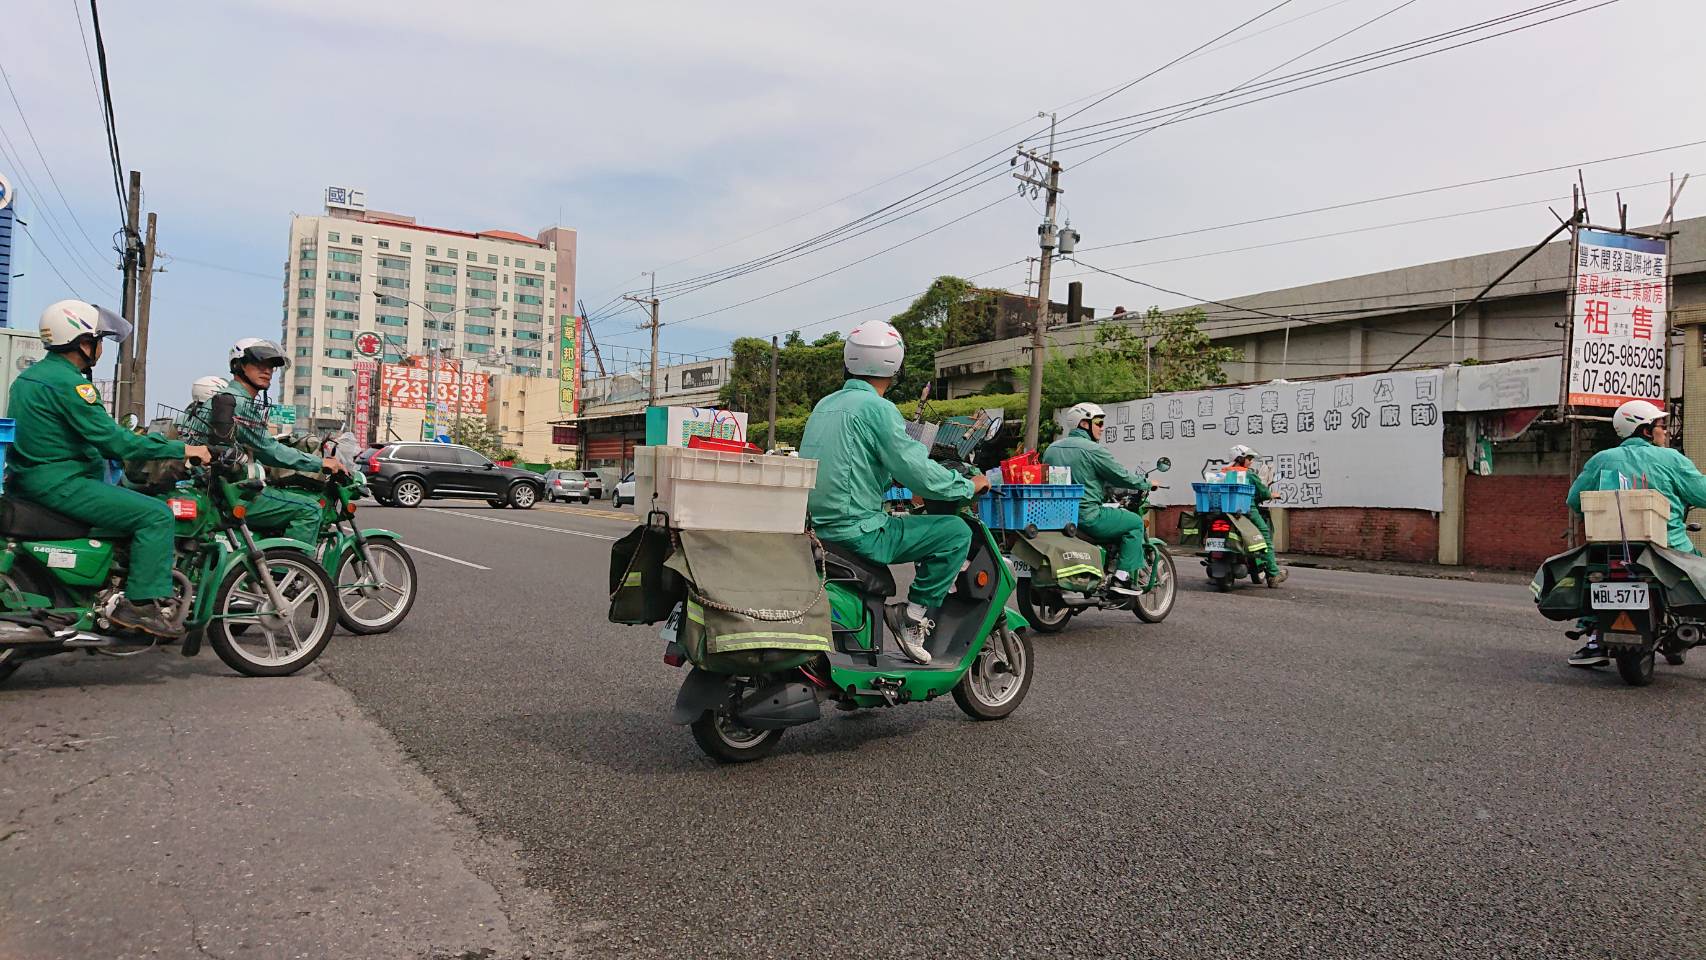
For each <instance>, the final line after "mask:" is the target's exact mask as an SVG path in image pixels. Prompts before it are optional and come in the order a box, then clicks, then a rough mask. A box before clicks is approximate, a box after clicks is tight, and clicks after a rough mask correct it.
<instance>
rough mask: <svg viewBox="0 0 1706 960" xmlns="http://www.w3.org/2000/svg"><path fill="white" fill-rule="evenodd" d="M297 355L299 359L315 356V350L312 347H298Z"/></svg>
mask: <svg viewBox="0 0 1706 960" xmlns="http://www.w3.org/2000/svg"><path fill="white" fill-rule="evenodd" d="M296 355H297V356H299V357H311V356H313V355H314V350H313V349H312V348H311V347H297V348H296Z"/></svg>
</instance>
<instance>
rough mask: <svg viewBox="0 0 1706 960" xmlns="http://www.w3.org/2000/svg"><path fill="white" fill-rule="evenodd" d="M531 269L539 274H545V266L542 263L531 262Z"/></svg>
mask: <svg viewBox="0 0 1706 960" xmlns="http://www.w3.org/2000/svg"><path fill="white" fill-rule="evenodd" d="M533 269H535V270H537V271H539V272H540V273H544V272H545V264H544V263H543V262H542V261H539V260H535V261H533Z"/></svg>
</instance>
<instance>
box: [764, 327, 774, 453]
mask: <svg viewBox="0 0 1706 960" xmlns="http://www.w3.org/2000/svg"><path fill="white" fill-rule="evenodd" d="M764 449H766V450H774V449H776V337H775V336H774V335H772V336H771V337H770V435H769V436H768V437H767V438H766V439H765V441H764Z"/></svg>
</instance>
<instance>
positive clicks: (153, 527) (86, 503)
mask: <svg viewBox="0 0 1706 960" xmlns="http://www.w3.org/2000/svg"><path fill="white" fill-rule="evenodd" d="M12 479H13V481H14V485H15V486H16V487H18V488H19V489H18V491H17V492H18V493H20V494H22V495H23V496H24V497H26V498H28V499H30V500H33V501H34V502H36V503H39V504H41V505H42V506H44V507H46V508H48V509H49V510H52V511H54V512H55V513H63V514H65V515H66V516H68V517H71V518H72V519H74V520H81V521H83V522H84V523H86V524H88V525H89V526H91V527H93V528H95V529H97V530H101V531H103V532H108V533H114V534H122V535H124V536H127V537H129V538H130V572H129V574H128V575H127V577H126V579H125V584H124V595H125V596H126V597H128V598H129V599H131V600H161V599H164V598H166V597H170V596H171V595H172V535H173V531H174V530H175V529H176V525H177V521H176V520H174V519H173V518H172V508H171V507H169V506H167V505H166V501H164V500H156V499H155V498H153V497H150V496H146V495H144V494H141V493H137V492H136V491H135V490H126V489H125V488H123V487H115V486H113V485H112V484H109V483H104V482H102V481H100V480H96V479H95V478H93V477H73V478H71V479H68V480H63V481H58V482H54V483H51V484H49V483H45V482H44V483H33V482H31V481H30V479H29V478H28V477H27V475H26V476H16V475H15V476H14V477H13V478H12ZM44 479H45V478H44Z"/></svg>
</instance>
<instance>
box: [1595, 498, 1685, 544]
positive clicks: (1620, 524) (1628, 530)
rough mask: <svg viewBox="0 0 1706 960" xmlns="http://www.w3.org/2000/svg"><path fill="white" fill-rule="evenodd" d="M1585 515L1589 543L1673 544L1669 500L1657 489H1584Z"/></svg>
mask: <svg viewBox="0 0 1706 960" xmlns="http://www.w3.org/2000/svg"><path fill="white" fill-rule="evenodd" d="M1619 512H1621V514H1622V519H1621V520H1619V519H1618V514H1619ZM1582 519H1583V520H1584V521H1586V523H1585V526H1586V528H1587V535H1588V541H1589V542H1590V543H1608V542H1611V543H1621V542H1622V541H1623V540H1624V539H1628V540H1632V541H1636V542H1639V541H1643V540H1644V541H1646V542H1648V543H1656V544H1659V545H1660V546H1668V545H1669V544H1670V501H1669V500H1667V499H1666V498H1665V495H1664V494H1662V493H1660V492H1658V491H1657V490H1585V491H1583V492H1582Z"/></svg>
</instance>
